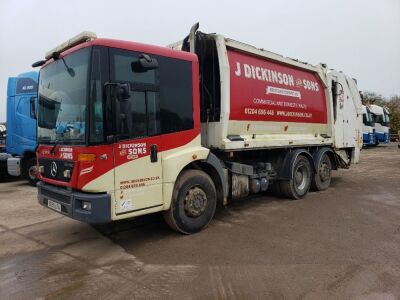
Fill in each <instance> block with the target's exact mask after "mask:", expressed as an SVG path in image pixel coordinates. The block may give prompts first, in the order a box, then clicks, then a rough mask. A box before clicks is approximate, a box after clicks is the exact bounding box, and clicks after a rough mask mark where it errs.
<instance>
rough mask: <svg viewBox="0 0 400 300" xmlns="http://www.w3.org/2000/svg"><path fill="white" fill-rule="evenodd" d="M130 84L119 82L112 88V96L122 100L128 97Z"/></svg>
mask: <svg viewBox="0 0 400 300" xmlns="http://www.w3.org/2000/svg"><path fill="white" fill-rule="evenodd" d="M129 90H130V86H129V84H128V83H119V84H117V85H116V86H115V88H114V96H115V98H116V99H117V100H119V101H124V100H127V99H129V97H130V95H129Z"/></svg>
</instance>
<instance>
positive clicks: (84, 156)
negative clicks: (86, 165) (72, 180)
mask: <svg viewBox="0 0 400 300" xmlns="http://www.w3.org/2000/svg"><path fill="white" fill-rule="evenodd" d="M95 160H96V154H91V153H81V154H79V155H78V161H81V162H94V161H95Z"/></svg>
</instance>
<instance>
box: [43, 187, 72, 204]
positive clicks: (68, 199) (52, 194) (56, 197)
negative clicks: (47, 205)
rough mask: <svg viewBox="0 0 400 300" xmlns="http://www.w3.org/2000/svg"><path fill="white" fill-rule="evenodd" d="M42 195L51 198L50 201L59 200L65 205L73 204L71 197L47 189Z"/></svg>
mask: <svg viewBox="0 0 400 300" xmlns="http://www.w3.org/2000/svg"><path fill="white" fill-rule="evenodd" d="M42 195H43V196H45V197H49V198H50V199H54V200H58V201H60V202H63V203H65V204H70V203H71V197H70V196H69V195H63V194H60V193H55V192H53V191H49V190H46V189H42Z"/></svg>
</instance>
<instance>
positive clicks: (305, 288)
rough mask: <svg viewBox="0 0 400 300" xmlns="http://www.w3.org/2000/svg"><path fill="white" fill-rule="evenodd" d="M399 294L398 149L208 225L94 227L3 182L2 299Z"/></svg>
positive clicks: (243, 206)
mask: <svg viewBox="0 0 400 300" xmlns="http://www.w3.org/2000/svg"><path fill="white" fill-rule="evenodd" d="M34 298H45V299H53V298H79V299H91V298H98V299H114V298H124V299H126V298H174V299H176V298H184V299H190V298H195V299H206V298H218V299H245V298H247V299H249V298H262V299H265V298H274V299H293V298H296V299H297V298H305V299H322V298H324V299H325V298H334V299H350V298H351V299H398V298H400V149H398V148H397V144H390V145H388V146H379V147H376V148H370V149H364V150H363V151H362V154H361V163H360V164H358V165H356V166H353V167H352V168H351V169H349V170H341V171H338V172H335V173H334V178H333V182H332V186H331V188H330V189H329V190H327V191H324V192H318V193H309V194H308V196H307V197H306V199H303V200H300V201H289V200H286V199H279V198H276V197H273V196H270V195H267V196H257V197H254V198H252V199H248V200H245V201H240V202H235V203H232V204H230V205H229V206H228V207H227V208H224V209H219V210H218V211H217V215H216V217H215V220H214V221H213V222H212V223H211V224H210V226H209V228H207V229H206V230H205V231H203V232H201V233H199V234H195V235H191V236H182V235H179V234H176V233H174V232H171V231H170V230H169V229H168V228H167V227H166V225H165V224H164V223H163V220H162V217H161V215H159V214H154V215H150V216H145V217H141V218H137V219H135V220H133V221H124V222H119V223H114V224H113V225H107V226H102V227H97V228H94V227H92V226H89V225H87V224H84V223H80V222H77V221H74V220H70V219H67V218H65V217H62V216H60V215H59V214H57V213H55V212H52V211H50V210H48V209H45V208H42V207H41V206H39V205H38V204H37V200H36V190H35V189H34V188H32V187H30V186H28V185H27V184H26V183H25V182H23V181H10V182H3V183H0V299H34Z"/></svg>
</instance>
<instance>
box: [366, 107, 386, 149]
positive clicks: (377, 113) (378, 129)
mask: <svg viewBox="0 0 400 300" xmlns="http://www.w3.org/2000/svg"><path fill="white" fill-rule="evenodd" d="M369 109H370V111H371V113H372V114H373V115H374V122H375V126H374V128H375V145H379V144H380V143H383V144H387V143H389V127H390V119H389V110H388V109H387V108H386V107H382V106H379V105H375V104H372V105H370V106H369Z"/></svg>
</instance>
